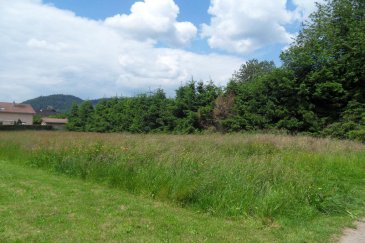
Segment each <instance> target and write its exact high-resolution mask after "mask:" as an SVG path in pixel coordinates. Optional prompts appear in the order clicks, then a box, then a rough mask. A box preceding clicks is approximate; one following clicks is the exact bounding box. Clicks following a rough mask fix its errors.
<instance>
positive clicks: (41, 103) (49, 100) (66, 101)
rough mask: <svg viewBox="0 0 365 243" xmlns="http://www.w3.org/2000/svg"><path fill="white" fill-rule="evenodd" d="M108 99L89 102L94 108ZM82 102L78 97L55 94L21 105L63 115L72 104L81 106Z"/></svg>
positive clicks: (27, 101)
mask: <svg viewBox="0 0 365 243" xmlns="http://www.w3.org/2000/svg"><path fill="white" fill-rule="evenodd" d="M108 99H109V98H101V99H95V100H90V102H91V103H92V104H93V105H94V106H95V105H96V104H97V103H99V102H100V101H102V100H108ZM83 101H84V100H83V99H80V98H79V97H76V96H73V95H64V94H56V95H49V96H40V97H38V98H34V99H31V100H26V101H24V102H23V103H25V104H31V105H32V106H33V108H34V110H36V111H38V110H41V109H43V110H45V109H47V108H53V109H55V110H56V111H57V112H60V113H65V112H67V111H69V110H70V108H71V106H72V104H73V103H74V102H76V103H77V104H81V103H82V102H83Z"/></svg>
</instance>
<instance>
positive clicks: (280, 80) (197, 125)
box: [69, 0, 365, 141]
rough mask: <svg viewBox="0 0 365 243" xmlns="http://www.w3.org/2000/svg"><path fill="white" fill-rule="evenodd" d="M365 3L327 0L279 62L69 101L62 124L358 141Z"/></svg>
mask: <svg viewBox="0 0 365 243" xmlns="http://www.w3.org/2000/svg"><path fill="white" fill-rule="evenodd" d="M364 16H365V5H364V2H363V1H360V0H328V1H326V2H325V4H323V5H318V10H317V11H316V12H315V13H313V14H312V15H311V19H310V21H308V22H307V23H305V24H304V27H303V30H302V31H301V32H300V33H299V35H298V36H297V38H296V40H295V41H294V43H293V44H292V45H291V46H290V48H289V49H288V50H286V51H284V52H283V53H282V55H281V60H282V62H283V65H282V67H278V68H277V67H275V65H274V63H273V62H269V61H261V62H260V61H258V60H251V61H249V62H247V63H245V64H243V65H242V67H241V68H240V69H239V70H238V71H237V72H236V73H235V74H234V75H233V77H232V80H231V81H230V82H229V84H228V85H227V87H225V88H220V87H217V86H216V85H214V84H213V83H212V82H210V83H207V84H204V83H202V82H198V83H197V82H194V81H191V82H189V83H187V84H185V85H183V86H182V87H180V88H179V89H178V90H177V91H176V97H175V98H174V99H170V98H167V97H166V96H165V94H164V92H163V91H162V90H157V91H156V92H155V93H152V94H145V95H140V96H137V97H132V98H115V99H112V100H107V101H104V102H101V103H100V104H98V105H97V106H96V107H95V109H94V107H92V106H91V104H90V102H86V103H84V104H82V105H81V106H80V107H79V108H78V107H77V106H76V105H74V107H73V109H72V112H71V114H70V124H69V129H70V130H73V131H97V132H115V131H118V132H119V131H127V132H138V133H140V132H143V133H146V132H161V131H164V132H177V133H193V132H197V131H203V130H213V131H217V130H218V131H228V132H231V131H250V130H261V129H279V130H286V131H288V132H290V133H310V134H313V135H317V136H318V135H320V136H332V137H337V138H351V139H359V140H361V141H365V137H364V134H365V68H364V67H365V17H364Z"/></svg>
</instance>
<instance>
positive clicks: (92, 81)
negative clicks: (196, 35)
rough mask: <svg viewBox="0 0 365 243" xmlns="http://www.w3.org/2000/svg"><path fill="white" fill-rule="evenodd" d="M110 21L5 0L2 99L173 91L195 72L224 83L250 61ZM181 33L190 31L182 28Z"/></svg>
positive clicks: (30, 0) (34, 1)
mask: <svg viewBox="0 0 365 243" xmlns="http://www.w3.org/2000/svg"><path fill="white" fill-rule="evenodd" d="M147 2H148V1H145V3H147ZM171 6H172V7H173V5H171ZM106 22H107V21H106ZM106 22H104V21H94V20H90V19H87V18H81V17H78V16H75V14H74V13H72V12H70V11H65V10H60V9H57V8H55V7H53V6H49V5H45V4H42V2H41V1H38V0H12V1H0V30H1V34H0V46H1V51H0V63H1V65H0V97H1V100H4V101H12V100H15V101H18V102H19V101H23V100H26V99H29V98H33V97H36V96H39V95H48V94H54V93H67V94H74V95H77V96H80V97H82V98H97V97H102V96H113V95H115V94H117V93H118V94H119V95H120V94H123V95H133V94H135V93H138V92H142V91H146V90H148V88H151V89H154V88H159V87H161V88H164V89H165V90H166V91H167V92H168V93H169V94H173V91H174V89H176V88H177V87H178V86H179V85H180V83H181V82H185V81H187V80H189V79H190V78H191V77H194V78H196V79H202V80H208V79H210V78H212V79H213V80H215V81H221V82H222V83H224V82H225V81H227V80H228V79H229V78H230V76H231V74H232V73H233V71H234V70H235V69H237V68H238V67H239V65H240V64H241V63H242V62H243V60H241V59H239V58H235V57H230V56H224V55H213V54H212V55H201V54H196V53H192V52H188V51H185V50H181V49H173V48H156V47H155V45H154V42H153V41H146V40H145V39H144V38H137V37H135V36H126V35H125V34H123V33H121V32H123V31H120V30H119V29H118V28H117V27H111V26H110V24H107V23H106ZM174 26H175V27H176V26H177V27H176V30H174V31H177V32H179V33H182V32H184V31H185V30H184V29H185V28H189V27H187V26H186V25H185V24H184V23H180V22H175V23H174ZM164 28H165V27H164V26H163V25H161V26H160V28H157V30H158V31H159V30H163V29H164ZM169 28H171V27H169ZM131 31H133V30H132V29H131ZM141 31H142V30H141ZM137 32H138V31H137ZM152 32H153V31H152ZM152 32H151V33H152ZM156 36H158V35H156ZM156 38H157V37H156ZM179 38H181V39H182V40H187V39H189V38H190V37H189V35H187V36H186V35H183V34H180V35H179ZM182 42H185V41H182Z"/></svg>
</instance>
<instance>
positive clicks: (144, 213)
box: [0, 161, 274, 242]
mask: <svg viewBox="0 0 365 243" xmlns="http://www.w3.org/2000/svg"><path fill="white" fill-rule="evenodd" d="M257 232H259V234H258V233H257ZM273 240H274V235H272V234H270V228H267V229H263V228H262V225H261V224H259V223H258V222H255V221H253V220H251V221H250V220H245V221H241V222H239V221H229V220H223V219H220V218H214V217H210V216H207V215H202V214H199V213H194V212H191V211H188V210H184V209H180V208H175V207H171V206H170V205H168V204H164V203H160V202H155V201H151V200H149V199H145V198H141V197H136V196H133V195H130V194H128V193H124V192H121V191H119V190H114V189H110V188H107V187H104V186H100V185H96V184H93V183H88V182H84V181H81V180H77V179H71V178H68V177H64V176H56V175H52V174H49V173H47V172H44V171H41V170H38V169H30V168H26V167H22V166H19V165H15V164H12V163H10V162H5V161H0V241H5V242H14V241H21V242H30V241H37V242H56V241H57V242H75V241H77V242H85V241H99V242H100V241H130V242H135V241H138V242H142V241H143V242H176V241H190V242H201V241H210V242H222V241H226V242H232V241H247V242H262V241H267V242H268V241H273Z"/></svg>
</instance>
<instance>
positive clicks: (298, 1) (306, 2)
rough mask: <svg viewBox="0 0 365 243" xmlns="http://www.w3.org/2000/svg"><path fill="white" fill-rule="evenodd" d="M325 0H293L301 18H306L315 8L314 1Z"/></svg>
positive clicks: (322, 1)
mask: <svg viewBox="0 0 365 243" xmlns="http://www.w3.org/2000/svg"><path fill="white" fill-rule="evenodd" d="M324 2H325V0H316V1H310V0H293V3H294V4H295V5H296V6H297V9H296V10H297V11H298V13H299V16H300V17H301V19H302V20H306V19H307V18H308V16H309V15H310V14H311V13H313V12H314V11H315V10H316V3H319V4H323V3H324Z"/></svg>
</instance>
